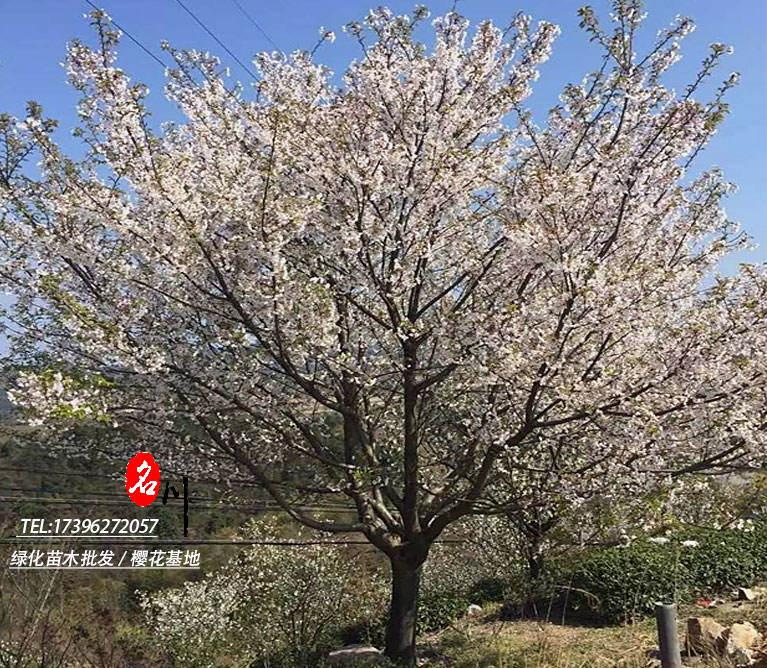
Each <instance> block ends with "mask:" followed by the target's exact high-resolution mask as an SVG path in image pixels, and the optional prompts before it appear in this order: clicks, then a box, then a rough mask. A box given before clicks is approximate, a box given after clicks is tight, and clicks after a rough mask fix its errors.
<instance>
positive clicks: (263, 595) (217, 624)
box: [140, 522, 385, 668]
mask: <svg viewBox="0 0 767 668" xmlns="http://www.w3.org/2000/svg"><path fill="white" fill-rule="evenodd" d="M251 530H252V531H255V533H256V534H257V535H258V536H259V540H263V539H267V540H269V539H273V538H274V535H275V526H274V525H273V524H270V523H268V522H267V523H259V524H254V526H253V527H252V529H251ZM300 535H301V536H302V537H305V535H304V534H300ZM353 558H354V557H353V556H352V555H351V554H350V553H349V551H348V548H345V547H343V546H341V547H328V546H324V545H309V546H302V547H300V548H286V547H284V546H279V545H258V546H253V547H252V548H250V549H248V550H246V551H244V552H243V553H241V554H240V555H238V556H237V557H235V558H233V559H232V560H231V561H229V563H228V564H227V565H226V566H225V567H224V568H222V569H221V570H220V571H218V572H215V573H211V574H208V575H207V576H206V577H205V578H204V579H203V580H201V581H199V582H187V583H185V584H184V585H183V586H182V587H179V588H176V589H170V590H165V591H161V592H158V593H156V594H146V593H141V594H140V598H141V607H142V608H143V611H144V613H145V616H146V619H147V623H148V625H149V626H150V628H151V630H152V632H153V633H154V634H156V636H157V638H158V640H159V641H160V643H161V644H163V645H165V646H167V647H168V648H170V652H171V653H172V655H173V656H174V658H175V659H177V660H179V661H181V662H182V665H184V666H189V668H207V667H208V666H213V665H217V664H216V660H217V659H218V658H220V657H221V656H224V655H226V656H229V657H236V658H237V659H238V660H242V661H246V662H251V664H252V665H254V666H256V665H261V664H262V663H263V665H269V666H275V665H284V666H290V667H296V668H298V667H299V666H315V665H317V657H318V656H319V655H320V654H322V653H323V652H324V651H326V650H327V649H328V648H329V647H331V646H332V645H334V644H335V642H336V635H337V629H338V627H339V626H340V625H342V624H344V623H346V624H351V623H355V622H361V621H363V620H365V619H368V618H370V617H372V616H373V615H374V614H375V613H377V612H380V610H381V608H382V606H383V604H384V596H383V594H384V592H385V589H384V587H383V586H382V585H383V581H382V580H381V579H380V578H379V577H378V576H377V575H376V574H375V573H372V574H368V573H367V572H364V571H363V569H360V568H356V567H355V566H354V565H353V564H352V563H351V560H352V559H353Z"/></svg>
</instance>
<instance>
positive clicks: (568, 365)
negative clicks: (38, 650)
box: [0, 0, 767, 664]
mask: <svg viewBox="0 0 767 668" xmlns="http://www.w3.org/2000/svg"><path fill="white" fill-rule="evenodd" d="M614 10H615V11H614V17H613V24H614V29H613V32H612V33H607V32H605V31H604V30H603V29H602V28H601V27H600V26H599V24H598V23H597V21H596V18H595V17H594V15H593V12H591V10H589V9H584V10H582V17H583V25H584V27H585V28H586V30H587V31H588V32H589V34H590V35H591V37H592V39H594V40H596V41H598V42H599V43H600V44H601V45H602V47H603V50H604V57H603V60H602V63H601V66H600V68H599V69H598V70H597V72H595V73H593V74H591V75H589V76H588V77H587V78H586V79H585V81H584V82H583V83H582V84H580V85H573V86H569V87H567V88H566V89H565V92H564V94H563V97H562V104H561V105H560V106H558V107H556V108H554V109H553V110H552V112H551V114H550V116H549V119H548V121H547V123H546V125H545V127H543V128H537V127H535V126H534V125H533V122H532V119H531V117H530V115H529V113H528V112H527V111H525V110H524V108H523V107H522V102H523V100H524V98H525V97H526V96H527V95H528V93H529V85H530V83H531V82H532V81H533V80H534V79H535V77H536V66H537V65H538V64H539V63H541V62H542V61H543V60H545V59H546V57H547V55H548V52H549V48H550V45H551V42H552V40H553V38H554V36H555V35H556V33H557V29H556V28H555V27H554V26H551V25H548V24H545V23H542V24H539V26H538V28H537V29H536V30H534V31H533V30H531V27H530V20H529V19H528V18H527V17H524V16H518V17H517V18H515V19H514V21H513V22H512V24H511V25H510V26H509V27H508V28H507V29H499V28H497V27H495V26H494V25H493V24H491V23H489V22H485V23H481V24H479V26H478V27H477V29H476V32H475V33H474V35H473V37H472V38H471V39H470V40H468V25H467V21H466V20H465V19H464V18H463V17H461V16H460V15H459V14H457V13H455V12H450V13H448V14H447V15H445V16H444V17H440V18H437V19H436V20H435V21H434V28H435V42H434V46H433V48H432V50H431V51H429V52H427V50H426V48H425V47H424V46H423V45H421V44H420V43H418V42H417V41H415V40H414V38H413V30H414V27H415V26H416V25H417V23H418V22H419V21H421V20H423V19H424V18H425V17H426V16H427V13H426V10H425V9H423V8H416V10H415V12H414V14H413V16H412V17H406V16H395V15H393V14H392V13H391V12H390V11H389V10H387V9H378V10H374V11H372V12H370V13H369V14H368V16H367V17H366V19H365V21H364V22H363V23H350V24H349V25H348V26H347V28H346V30H347V32H348V33H350V34H351V35H352V36H354V37H356V38H357V39H358V40H359V43H360V45H361V49H362V56H361V58H360V59H359V60H358V61H355V62H354V63H352V64H351V65H350V66H349V68H348V69H347V71H346V72H345V73H344V75H343V78H342V83H341V85H340V86H336V85H335V84H334V83H333V79H332V78H331V73H330V72H329V71H328V70H327V69H326V68H323V67H322V66H319V65H317V64H315V63H314V61H313V58H312V56H311V55H310V54H308V53H294V54H292V55H290V56H285V55H283V54H279V53H272V54H261V55H259V56H258V58H257V61H256V63H257V66H258V68H259V72H260V80H259V82H258V84H257V85H256V86H255V96H247V95H246V94H245V91H244V89H243V88H242V87H241V86H240V85H235V86H234V87H233V88H231V89H229V88H227V85H226V80H225V78H224V77H223V75H222V74H221V73H220V72H219V70H220V65H219V62H218V60H216V59H215V58H212V57H211V56H209V55H207V54H203V53H199V52H196V51H185V52H180V51H176V50H173V49H171V48H170V47H167V46H166V49H167V51H168V53H170V54H171V55H172V56H173V57H174V58H175V60H176V63H177V68H176V69H175V70H173V71H170V72H169V73H168V85H167V89H166V94H167V95H168V97H170V98H171V99H172V100H174V101H175V102H176V103H177V104H178V106H179V108H180V110H181V112H182V113H183V115H184V117H185V121H184V122H183V123H168V124H166V125H164V126H162V128H161V129H159V130H158V129H156V128H153V127H152V125H151V123H150V119H149V115H148V112H147V110H146V107H145V98H146V96H147V94H148V91H147V90H146V88H145V87H144V86H142V85H141V84H133V83H131V82H130V81H129V79H128V77H127V76H126V74H125V73H124V72H123V71H122V70H120V69H119V68H118V67H117V66H116V65H115V54H114V48H115V46H116V44H117V41H118V33H117V32H116V31H115V30H114V29H113V28H112V26H111V24H110V22H109V19H108V18H107V17H106V15H104V14H103V13H100V12H97V13H94V14H93V20H94V25H95V27H96V30H97V32H98V35H99V38H100V44H99V47H98V48H96V49H91V48H88V47H86V46H85V45H83V44H81V43H79V42H74V43H73V44H72V45H71V46H70V47H69V54H68V59H67V71H68V74H69V78H70V81H71V83H72V85H73V86H75V87H76V88H77V89H78V90H79V91H80V92H81V102H80V106H79V111H80V116H81V119H82V123H81V126H80V127H79V128H78V130H77V131H76V133H77V135H78V136H79V137H81V138H82V140H83V142H84V145H85V147H86V149H87V155H86V156H85V158H84V159H82V160H80V161H77V162H76V161H74V160H72V159H69V158H67V157H66V156H65V155H63V154H62V153H61V151H60V150H59V149H58V147H57V145H56V143H55V142H54V140H53V137H52V132H53V129H54V127H55V124H54V122H53V121H50V120H47V119H46V118H45V117H44V116H43V114H42V112H41V110H40V109H39V107H37V106H36V105H30V109H29V115H28V117H27V118H26V119H24V120H23V121H18V120H16V119H12V118H10V117H8V116H4V117H3V118H2V121H0V133H2V136H3V139H4V141H3V143H2V146H3V156H2V157H3V160H2V162H1V163H0V184H1V185H0V197H1V198H2V199H0V202H2V232H1V234H2V248H3V260H4V265H3V269H2V281H3V286H4V288H5V289H6V290H7V291H9V292H12V293H13V294H14V295H15V296H16V302H15V304H14V306H13V307H12V309H11V312H10V313H9V314H8V316H7V317H8V322H9V323H11V325H10V326H11V328H12V332H11V340H12V348H11V357H12V358H14V359H15V360H16V361H17V362H18V361H28V362H30V363H32V362H36V358H37V357H39V356H40V355H43V356H44V359H45V360H46V361H45V363H44V366H45V368H44V369H43V370H42V371H41V370H40V363H39V362H36V363H37V365H36V367H35V369H36V370H35V371H34V372H32V371H30V372H28V373H22V374H20V375H19V376H18V377H17V379H16V387H17V391H16V392H15V393H14V399H15V400H16V401H17V402H18V403H20V404H22V405H23V406H24V407H25V408H26V410H27V411H28V414H29V416H30V418H31V419H33V420H35V421H37V422H39V423H43V424H49V425H58V428H61V425H62V424H66V423H67V422H76V421H82V420H90V421H94V422H96V423H101V424H103V425H105V426H110V427H119V428H122V429H124V430H126V431H127V433H129V434H130V436H131V439H132V441H131V443H132V446H131V447H132V449H133V450H134V451H135V450H138V449H145V450H149V451H151V452H153V453H154V454H156V455H157V456H158V457H159V458H160V459H161V461H163V462H166V464H165V465H166V466H167V467H168V468H171V469H179V468H184V469H186V470H189V469H190V467H195V468H196V469H198V470H204V471H205V472H206V473H207V474H208V475H213V474H215V475H221V476H226V475H228V474H229V473H231V472H232V471H233V470H237V471H238V474H240V475H242V474H243V473H245V474H247V475H249V476H252V478H253V479H254V480H255V481H257V482H258V483H260V484H261V485H262V486H263V487H264V489H265V490H266V491H267V492H268V493H269V494H270V495H271V496H272V497H273V498H274V499H275V500H276V501H277V502H278V503H279V504H280V505H281V506H282V507H283V508H284V510H285V511H286V512H287V513H289V514H290V515H291V516H292V517H293V518H294V519H296V520H298V521H299V522H302V523H304V524H306V525H308V526H310V527H313V528H315V529H320V530H324V531H330V532H336V533H342V532H359V533H361V534H363V535H364V536H365V537H366V538H367V539H368V540H369V541H370V542H371V543H372V544H373V545H375V546H376V547H377V548H379V549H380V550H381V551H383V552H384V553H385V554H386V555H387V556H388V558H389V560H390V563H391V569H392V599H391V609H390V615H389V622H388V630H387V637H386V653H387V655H388V656H389V657H390V658H392V659H394V660H396V661H398V662H401V663H404V664H412V663H413V661H414V635H415V618H416V609H417V600H418V584H419V577H420V570H421V566H422V564H423V563H424V561H425V560H426V558H427V556H428V553H429V549H430V547H431V545H432V544H433V543H434V541H435V540H437V539H438V538H439V537H440V536H441V535H442V534H443V532H444V531H445V529H447V528H448V527H449V526H450V525H451V524H452V523H453V522H456V521H457V520H459V519H461V518H464V517H466V516H468V515H471V514H477V513H506V514H508V513H509V512H512V513H513V512H516V511H517V510H518V511H519V512H524V511H526V510H528V509H530V508H533V507H535V506H537V505H540V504H545V503H546V502H547V495H549V494H551V493H552V490H554V489H556V493H557V495H558V496H559V500H560V502H565V503H570V502H575V501H576V500H577V499H578V498H579V497H580V496H581V495H582V493H583V490H586V489H588V490H597V489H598V490H602V491H604V492H608V493H611V494H614V495H621V494H627V493H631V490H632V489H636V488H642V487H643V486H644V485H646V484H648V483H647V481H648V480H650V479H652V478H653V477H654V476H658V475H667V474H668V472H669V471H677V472H678V471H684V470H698V469H704V468H708V467H711V466H713V465H717V464H722V463H726V462H729V461H732V460H734V459H739V460H744V461H754V460H756V461H761V457H762V456H763V454H764V424H765V407H764V402H763V394H762V395H760V392H763V387H764V385H763V383H764V368H765V357H764V355H765V352H764V351H765V346H764V341H765V337H764V316H765V303H767V302H766V301H765V299H764V293H765V287H766V283H767V282H766V281H765V272H764V270H763V268H760V267H757V266H746V267H744V268H743V269H742V271H741V272H740V273H739V274H738V275H737V276H735V277H730V278H726V277H722V276H716V277H714V278H712V274H713V273H715V271H716V267H717V263H718V261H719V260H720V259H721V258H722V257H724V256H725V255H726V254H727V253H728V252H730V251H731V250H733V249H735V248H739V247H741V245H742V243H743V240H742V238H740V237H739V236H738V235H737V230H736V228H735V226H734V224H733V223H731V222H730V221H728V220H727V218H726V216H725V215H724V213H723V210H722V209H721V206H720V203H721V200H722V198H723V197H724V195H726V193H727V192H728V190H729V189H730V186H729V185H728V184H727V183H725V182H723V181H722V178H721V175H720V174H719V173H718V172H716V171H714V172H709V173H706V174H704V175H703V176H701V177H700V178H698V179H696V180H693V181H690V180H688V179H685V178H684V177H685V169H686V166H687V165H688V163H689V161H690V160H692V158H694V157H695V156H696V155H697V154H698V152H699V151H700V149H701V148H702V147H703V146H704V145H705V143H706V141H707V140H708V139H709V138H710V137H711V135H712V134H713V132H714V131H715V128H716V125H717V123H718V122H719V121H720V120H721V119H722V117H723V115H724V112H725V111H726V107H725V105H724V103H723V102H722V96H723V94H724V93H725V92H726V90H727V88H729V87H730V86H731V85H733V84H734V83H735V77H731V78H730V79H728V80H727V82H726V83H725V84H724V85H723V86H722V87H721V88H720V89H719V90H718V92H716V93H715V94H714V98H713V100H712V101H711V102H709V103H701V102H697V101H695V100H694V98H693V95H694V94H695V93H696V92H698V91H699V89H700V87H701V86H702V84H703V83H704V82H705V81H706V79H707V78H708V76H709V75H710V74H711V72H712V71H713V69H714V67H715V65H716V64H717V62H718V61H719V59H720V58H721V56H722V55H724V53H725V52H726V49H725V47H723V46H721V45H713V46H712V50H711V54H710V56H709V57H708V58H707V59H706V60H705V61H704V63H703V66H702V68H701V71H700V74H699V76H698V77H697V78H696V80H695V81H694V82H693V83H692V84H691V86H690V87H688V88H687V89H686V90H685V91H684V92H683V93H682V94H681V95H678V96H676V95H674V94H673V93H672V92H671V91H669V90H667V89H666V88H664V87H663V86H662V85H661V84H660V82H659V80H660V77H661V76H662V74H663V73H664V72H665V70H666V69H667V68H668V67H669V66H670V65H671V64H672V63H673V62H674V60H676V58H677V53H678V47H679V40H680V39H681V38H682V37H683V36H684V35H685V34H686V33H687V32H689V30H690V29H691V27H692V24H691V22H690V21H689V20H688V19H684V18H680V19H678V20H677V21H676V23H675V24H674V25H672V26H671V27H670V28H669V29H668V30H666V31H662V32H661V33H660V34H659V35H658V37H657V40H656V42H655V44H654V46H653V47H652V49H651V50H650V52H649V53H647V54H646V55H644V56H637V55H636V54H635V53H634V50H633V49H634V36H635V33H636V30H637V29H638V27H639V23H640V19H641V16H640V7H639V3H638V2H635V1H626V0H616V2H615V7H614ZM322 34H323V39H326V38H329V37H330V36H331V35H330V34H329V33H326V32H325V31H322ZM467 40H468V42H467ZM32 156H36V157H37V158H38V159H39V175H37V176H36V177H34V178H33V177H31V176H29V175H28V173H27V172H26V171H25V170H24V165H25V163H26V162H28V161H29V159H30V158H31V157H32ZM285 467H287V468H292V467H300V468H301V469H302V470H304V471H309V472H310V475H309V476H308V479H306V480H303V481H302V483H301V485H300V486H299V487H300V488H298V487H296V485H293V486H292V487H291V486H290V485H288V486H286V485H285V484H284V481H283V480H281V479H279V478H278V476H277V475H276V471H278V470H279V469H280V468H285ZM305 477H307V476H305ZM504 478H505V482H504V485H506V487H505V489H504V486H503V485H501V483H502V482H503V479H504ZM535 480H538V481H543V482H544V483H545V484H540V485H536V484H533V483H534V481H535ZM509 483H511V487H509V486H508V485H509ZM310 492H311V493H312V494H323V493H327V494H343V495H345V496H346V497H348V498H349V500H350V501H351V502H352V503H353V506H354V508H355V513H356V519H355V520H354V521H350V522H339V521H329V520H326V519H324V518H322V517H318V516H317V515H316V514H312V513H307V512H304V511H302V510H301V508H300V507H299V506H298V505H297V503H296V502H297V501H300V500H301V498H302V494H303V493H310Z"/></svg>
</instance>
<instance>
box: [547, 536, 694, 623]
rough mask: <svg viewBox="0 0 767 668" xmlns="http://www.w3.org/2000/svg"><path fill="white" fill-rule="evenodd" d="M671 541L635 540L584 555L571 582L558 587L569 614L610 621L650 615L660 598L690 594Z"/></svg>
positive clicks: (574, 570) (570, 579)
mask: <svg viewBox="0 0 767 668" xmlns="http://www.w3.org/2000/svg"><path fill="white" fill-rule="evenodd" d="M669 548H670V546H669V545H656V544H653V543H635V544H633V545H630V546H628V547H616V548H611V549H606V550H600V551H598V552H593V553H590V554H588V555H586V556H585V557H584V558H582V559H580V560H579V561H578V563H577V564H576V565H575V567H574V568H573V570H572V571H571V572H570V577H569V581H568V582H566V583H565V582H561V581H560V583H559V584H558V585H557V586H555V589H556V590H559V592H558V598H559V599H560V600H561V601H562V602H563V605H565V607H566V613H570V612H572V613H574V614H575V615H576V616H585V617H587V618H594V619H599V620H600V621H606V622H625V621H630V620H634V619H637V618H641V617H644V616H646V615H648V614H651V613H652V612H653V610H654V608H655V602H656V601H676V600H679V599H680V598H686V597H687V596H688V594H689V582H690V577H689V572H688V571H687V569H686V567H685V565H684V564H683V563H681V562H680V560H679V559H678V552H677V551H676V550H675V549H669Z"/></svg>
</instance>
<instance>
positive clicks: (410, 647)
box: [384, 554, 423, 668]
mask: <svg viewBox="0 0 767 668" xmlns="http://www.w3.org/2000/svg"><path fill="white" fill-rule="evenodd" d="M390 561H391V583H392V585H391V604H390V606H389V620H388V623H387V626H386V650H385V652H384V653H385V654H386V656H387V657H388V658H389V659H390V660H391V661H393V662H394V663H395V664H397V665H398V666H406V667H407V668H412V667H414V666H415V637H416V636H415V632H416V621H417V618H418V589H419V586H420V583H421V564H422V563H423V562H422V561H420V562H415V563H414V562H413V560H411V559H407V558H404V557H403V555H401V554H397V555H393V556H391V557H390Z"/></svg>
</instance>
